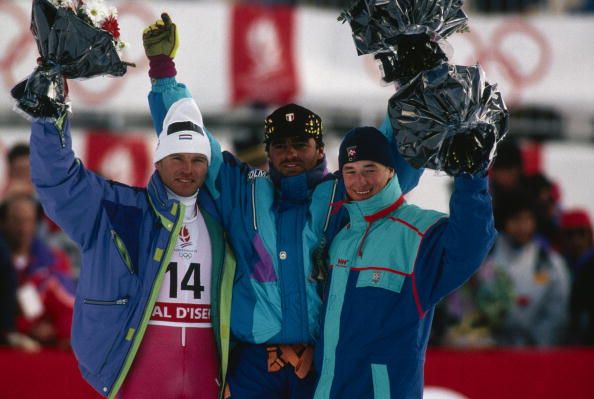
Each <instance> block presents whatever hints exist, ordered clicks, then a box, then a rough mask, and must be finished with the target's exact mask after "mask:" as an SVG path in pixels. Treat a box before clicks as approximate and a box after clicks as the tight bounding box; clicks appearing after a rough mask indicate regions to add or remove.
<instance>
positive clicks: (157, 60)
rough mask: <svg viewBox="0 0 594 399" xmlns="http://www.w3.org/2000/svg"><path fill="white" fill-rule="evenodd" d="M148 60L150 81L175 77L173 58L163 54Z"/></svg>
mask: <svg viewBox="0 0 594 399" xmlns="http://www.w3.org/2000/svg"><path fill="white" fill-rule="evenodd" d="M148 58H149V76H150V77H151V79H160V78H171V77H174V76H175V75H177V70H176V69H175V62H173V58H171V57H168V56H166V55H163V54H161V55H156V56H154V57H148Z"/></svg>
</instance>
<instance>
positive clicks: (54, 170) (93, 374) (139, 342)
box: [31, 99, 235, 399]
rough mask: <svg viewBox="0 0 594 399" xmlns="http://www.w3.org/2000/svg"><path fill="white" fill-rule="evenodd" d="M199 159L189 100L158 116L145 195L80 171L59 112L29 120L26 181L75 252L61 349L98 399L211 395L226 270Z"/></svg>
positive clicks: (223, 337)
mask: <svg viewBox="0 0 594 399" xmlns="http://www.w3.org/2000/svg"><path fill="white" fill-rule="evenodd" d="M210 156H211V154H210V145H209V142H208V139H207V138H206V136H205V134H204V131H203V127H202V117H201V115H200V111H199V110H198V108H197V106H196V104H195V103H194V102H193V100H191V99H186V100H185V101H182V102H180V103H179V104H177V105H176V106H175V107H171V109H170V110H169V112H168V113H167V115H166V116H165V120H164V122H163V129H162V131H161V134H160V135H159V141H158V144H157V149H156V151H155V157H154V161H155V167H156V169H157V170H156V171H155V173H154V174H153V176H152V177H151V180H150V182H149V184H148V187H147V188H136V187H129V186H125V185H123V184H120V183H117V182H113V181H106V180H105V179H103V178H102V177H100V176H98V175H96V174H94V173H92V172H90V171H89V170H87V169H86V168H85V167H84V166H83V164H82V162H81V161H80V160H78V159H76V158H75V157H74V153H73V151H72V140H71V136H70V126H69V121H68V118H67V115H64V116H63V117H62V118H61V119H60V120H59V121H58V123H57V124H54V123H52V122H50V121H47V120H35V121H34V122H33V126H32V132H31V176H32V180H33V183H34V184H35V187H36V189H37V192H38V193H39V198H40V200H41V203H42V204H43V207H44V209H45V211H46V214H47V215H48V216H49V217H50V218H51V219H52V220H54V221H55V222H56V223H57V224H58V225H60V227H61V228H62V229H63V230H64V231H65V232H66V233H67V234H68V235H69V236H70V237H71V238H72V239H73V240H74V241H75V242H76V243H77V244H78V245H79V246H80V247H81V252H82V267H81V273H80V279H79V284H78V287H77V291H76V301H75V307H74V319H73V327H72V347H73V349H74V351H75V353H76V357H77V359H78V361H79V366H80V369H81V372H82V374H83V376H84V377H85V379H87V381H88V382H89V383H90V384H91V385H92V386H93V387H94V388H95V389H96V390H97V391H98V392H99V393H101V394H102V395H104V396H109V397H111V398H113V397H116V396H117V397H120V398H142V397H162V398H169V397H192V398H204V399H211V398H213V397H216V396H217V391H219V393H221V394H222V390H221V389H220V387H221V386H224V384H225V381H224V379H223V378H224V370H225V369H226V359H227V357H228V355H227V351H228V347H229V346H228V343H229V341H228V337H229V331H228V329H229V314H230V310H229V307H230V294H231V290H230V288H231V285H232V281H233V273H234V270H235V264H234V260H233V258H232V254H231V253H230V252H229V251H228V250H227V249H226V246H225V241H224V236H223V231H222V228H221V226H220V225H219V223H218V221H217V220H216V212H214V209H213V208H212V207H209V206H208V204H209V200H208V196H207V194H206V192H204V191H203V190H199V188H200V187H201V186H202V183H203V182H204V180H205V179H206V178H207V174H208V172H207V171H208V166H209V164H210ZM213 336H214V338H215V339H214V340H213ZM215 340H216V346H215ZM217 352H218V355H219V356H218V358H217ZM220 370H223V373H221V374H222V375H220V376H219V375H218V374H219V372H220Z"/></svg>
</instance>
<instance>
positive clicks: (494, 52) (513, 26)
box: [454, 18, 552, 104]
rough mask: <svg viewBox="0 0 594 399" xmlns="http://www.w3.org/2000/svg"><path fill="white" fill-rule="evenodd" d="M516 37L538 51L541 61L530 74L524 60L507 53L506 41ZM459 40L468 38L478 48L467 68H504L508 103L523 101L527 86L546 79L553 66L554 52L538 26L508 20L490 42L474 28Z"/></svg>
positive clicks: (494, 31)
mask: <svg viewBox="0 0 594 399" xmlns="http://www.w3.org/2000/svg"><path fill="white" fill-rule="evenodd" d="M471 28H472V27H471ZM514 36H515V37H516V39H517V37H518V36H520V37H522V38H523V39H526V40H528V43H530V44H532V45H534V46H535V47H536V49H537V52H538V58H537V60H536V62H535V63H534V66H533V67H532V68H531V69H530V70H528V71H523V70H522V68H521V60H518V59H515V58H513V54H509V52H506V51H504V48H503V46H504V43H505V42H506V40H512V38H513V37H514ZM458 37H459V38H461V39H467V40H468V42H469V43H470V44H471V46H472V47H473V48H474V53H473V55H472V56H471V57H470V59H468V60H467V61H466V64H467V65H472V64H475V63H477V62H478V63H479V64H480V65H481V66H482V67H484V68H486V69H489V68H490V67H492V66H493V65H498V66H499V67H500V68H501V71H502V74H503V78H504V79H505V81H506V82H508V83H509V90H510V92H509V93H508V95H507V96H506V101H507V102H508V103H510V104H511V103H515V102H517V101H519V100H520V98H521V94H522V92H523V90H524V89H525V88H526V86H529V85H532V84H535V83H537V82H538V81H540V80H541V79H543V78H544V77H545V76H546V74H547V72H548V71H549V68H550V66H551V61H552V50H551V47H550V45H549V43H548V41H547V39H546V37H545V36H544V35H543V34H542V32H540V31H539V30H538V29H537V28H536V27H534V26H533V25H531V24H530V23H528V22H527V21H525V20H522V19H519V18H514V19H506V20H504V21H503V22H502V23H501V24H499V25H498V26H497V27H496V28H495V29H494V30H493V33H492V35H491V37H490V38H488V39H487V40H486V43H487V44H485V42H483V41H482V40H481V38H480V37H479V35H478V34H477V33H476V31H473V30H472V29H471V31H470V32H467V33H464V34H462V35H460V36H458ZM454 50H455V49H454Z"/></svg>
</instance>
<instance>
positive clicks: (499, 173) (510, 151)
mask: <svg viewBox="0 0 594 399" xmlns="http://www.w3.org/2000/svg"><path fill="white" fill-rule="evenodd" d="M525 179H526V176H525V175H524V162H523V159H522V151H521V150H520V146H519V145H518V143H517V142H515V141H513V140H504V141H502V142H501V143H500V144H499V145H498V146H497V157H496V158H495V161H494V162H493V166H492V167H491V170H490V172H489V181H490V190H491V195H492V197H493V213H494V215H495V226H496V227H497V229H498V230H500V229H501V226H500V223H499V219H500V218H499V210H500V208H501V207H502V205H504V204H503V203H501V202H502V198H501V197H503V196H506V193H509V192H513V191H514V190H517V189H518V188H520V187H521V186H522V185H523V183H524V181H525Z"/></svg>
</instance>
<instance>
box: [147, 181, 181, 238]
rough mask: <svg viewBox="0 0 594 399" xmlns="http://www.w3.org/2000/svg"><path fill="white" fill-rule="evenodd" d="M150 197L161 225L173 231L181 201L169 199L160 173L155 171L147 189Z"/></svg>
mask: <svg viewBox="0 0 594 399" xmlns="http://www.w3.org/2000/svg"><path fill="white" fill-rule="evenodd" d="M147 191H148V196H149V200H150V203H151V205H152V207H153V210H154V211H155V213H156V214H157V216H158V217H159V219H160V220H161V223H162V224H163V226H165V228H167V230H171V228H172V227H173V225H174V224H175V221H176V218H177V212H179V208H180V206H179V201H176V200H173V199H169V198H168V197H167V190H166V189H165V184H163V180H161V176H159V172H157V171H156V170H155V172H154V173H153V175H152V176H151V180H150V181H149V185H148V187H147Z"/></svg>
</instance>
